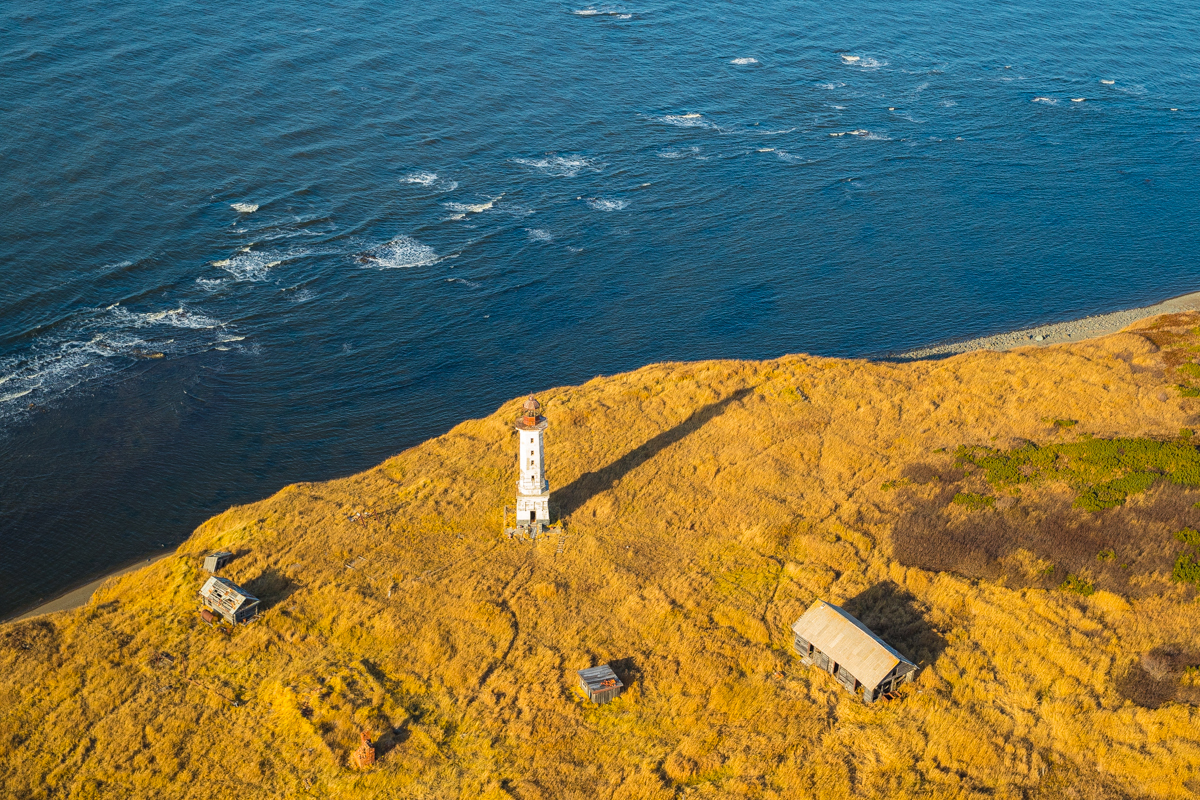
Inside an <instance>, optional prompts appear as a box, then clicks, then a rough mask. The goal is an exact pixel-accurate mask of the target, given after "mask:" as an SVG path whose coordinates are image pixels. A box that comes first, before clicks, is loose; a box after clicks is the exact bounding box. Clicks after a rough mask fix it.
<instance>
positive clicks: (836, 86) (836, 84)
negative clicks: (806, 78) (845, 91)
mask: <svg viewBox="0 0 1200 800" xmlns="http://www.w3.org/2000/svg"><path fill="white" fill-rule="evenodd" d="M845 85H846V84H844V83H842V82H841V81H829V82H827V83H818V84H817V88H818V89H841V88H843V87H845Z"/></svg>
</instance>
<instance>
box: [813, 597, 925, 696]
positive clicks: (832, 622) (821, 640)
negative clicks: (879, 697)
mask: <svg viewBox="0 0 1200 800" xmlns="http://www.w3.org/2000/svg"><path fill="white" fill-rule="evenodd" d="M792 631H793V632H794V633H795V634H796V635H797V636H799V637H801V638H803V639H804V640H805V641H808V642H811V643H812V645H813V646H814V647H816V648H817V649H818V650H820V651H821V652H823V653H825V654H826V655H828V656H829V657H830V658H831V659H833V660H834V661H836V662H837V663H838V664H839V665H840V666H841V667H844V668H845V669H846V670H848V671H849V672H850V674H851V675H853V676H854V677H855V678H857V679H858V682H859V683H861V684H863V685H864V686H867V687H869V688H871V689H874V688H875V687H876V686H878V685H879V683H880V681H882V680H883V679H884V678H886V677H887V676H888V673H890V672H891V671H892V670H893V669H895V667H896V665H897V664H900V663H903V664H908V665H909V666H912V667H913V668H915V667H916V665H915V664H913V663H912V662H911V661H909V660H908V659H907V658H905V657H904V656H902V655H900V654H899V653H897V652H896V651H895V650H894V649H893V648H892V646H891V645H889V644H888V643H887V642H885V641H884V640H883V639H880V638H879V637H878V636H876V635H875V634H874V633H872V632H871V631H870V629H869V628H867V626H866V625H863V624H862V623H861V622H859V621H858V620H856V619H855V618H854V617H852V616H851V615H850V614H848V613H847V612H846V611H844V610H843V609H841V608H839V607H837V606H835V605H834V604H833V603H826V602H825V601H824V600H818V601H817V602H815V603H813V604H812V607H811V608H809V609H808V611H805V612H804V616H802V617H800V619H798V620H796V622H795V624H794V625H792Z"/></svg>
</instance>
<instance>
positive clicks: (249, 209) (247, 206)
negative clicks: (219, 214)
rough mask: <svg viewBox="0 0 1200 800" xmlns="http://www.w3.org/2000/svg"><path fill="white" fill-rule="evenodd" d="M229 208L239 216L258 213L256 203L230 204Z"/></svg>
mask: <svg viewBox="0 0 1200 800" xmlns="http://www.w3.org/2000/svg"><path fill="white" fill-rule="evenodd" d="M229 207H230V208H232V209H233V210H234V211H236V212H238V213H239V214H253V213H254V212H255V211H258V204H257V203H230V204H229Z"/></svg>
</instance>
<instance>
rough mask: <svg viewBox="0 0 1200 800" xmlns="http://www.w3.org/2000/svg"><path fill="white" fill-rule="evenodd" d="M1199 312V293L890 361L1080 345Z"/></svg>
mask: <svg viewBox="0 0 1200 800" xmlns="http://www.w3.org/2000/svg"><path fill="white" fill-rule="evenodd" d="M1197 310H1200V292H1190V293H1188V294H1181V295H1179V296H1177V297H1172V298H1171V299H1169V300H1164V301H1163V302H1161V303H1156V304H1154V305H1151V306H1141V307H1139V308H1130V309H1127V310H1125V311H1113V312H1110V313H1108V314H1096V315H1094V316H1090V317H1082V318H1080V319H1074V320H1067V321H1066V322H1054V323H1050V324H1047V325H1038V326H1035V327H1033V328H1024V329H1022V330H1018V331H1008V332H1005V333H997V334H993V335H991V336H978V337H976V338H974V339H965V340H963V341H960V342H948V343H946V344H936V345H932V346H929V347H918V348H916V349H914V350H907V351H905V352H903V353H898V354H894V355H892V356H891V357H892V358H897V359H904V360H906V361H907V360H917V359H923V358H935V357H938V356H943V357H944V356H952V355H958V354H959V353H969V352H972V351H974V350H998V351H1003V350H1012V349H1014V348H1017V347H1047V346H1049V345H1052V344H1062V343H1064V342H1082V341H1084V340H1085V339H1092V338H1095V337H1097V336H1106V335H1108V334H1110V333H1116V332H1117V331H1120V330H1122V329H1124V328H1127V327H1129V326H1130V325H1132V324H1133V323H1135V322H1137V321H1138V320H1140V319H1146V318H1147V317H1156V316H1158V315H1160V314H1175V313H1178V312H1180V311H1197Z"/></svg>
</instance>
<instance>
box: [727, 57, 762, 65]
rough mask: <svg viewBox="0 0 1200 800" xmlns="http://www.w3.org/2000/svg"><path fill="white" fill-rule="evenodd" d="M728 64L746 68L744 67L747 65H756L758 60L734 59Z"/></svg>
mask: <svg viewBox="0 0 1200 800" xmlns="http://www.w3.org/2000/svg"><path fill="white" fill-rule="evenodd" d="M729 63H730V64H737V65H738V66H739V67H741V66H746V65H749V64H757V63H758V59H757V58H748V57H746V58H735V59H733V60H732V61H730V62H729Z"/></svg>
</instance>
